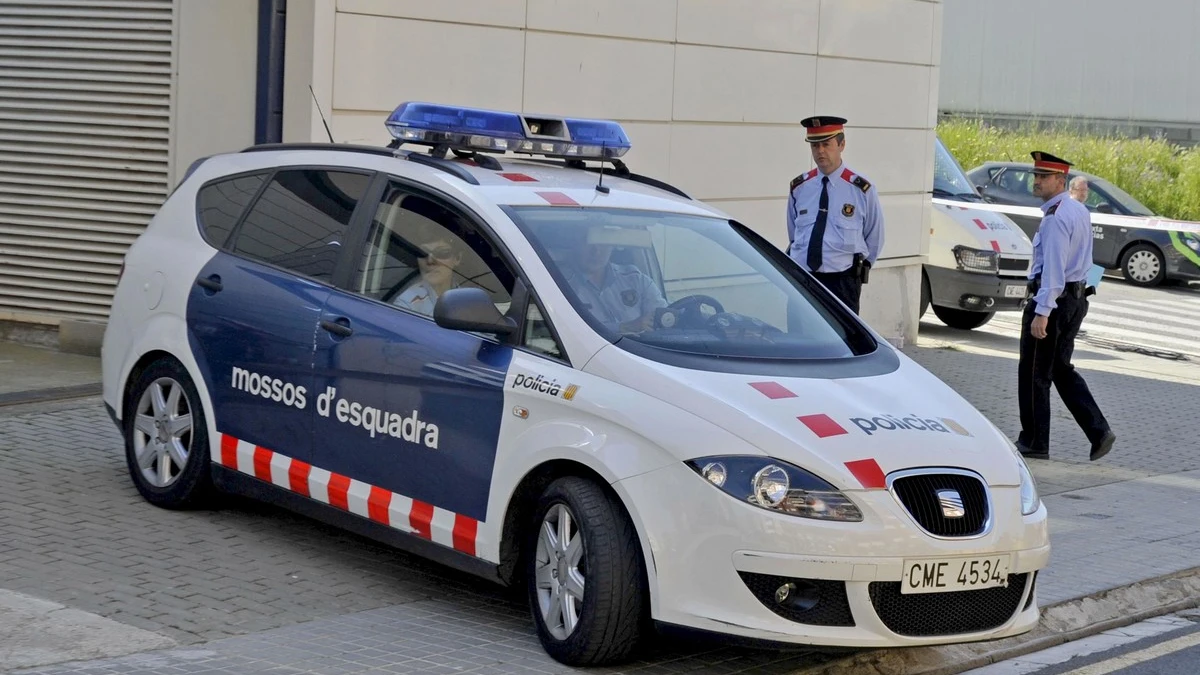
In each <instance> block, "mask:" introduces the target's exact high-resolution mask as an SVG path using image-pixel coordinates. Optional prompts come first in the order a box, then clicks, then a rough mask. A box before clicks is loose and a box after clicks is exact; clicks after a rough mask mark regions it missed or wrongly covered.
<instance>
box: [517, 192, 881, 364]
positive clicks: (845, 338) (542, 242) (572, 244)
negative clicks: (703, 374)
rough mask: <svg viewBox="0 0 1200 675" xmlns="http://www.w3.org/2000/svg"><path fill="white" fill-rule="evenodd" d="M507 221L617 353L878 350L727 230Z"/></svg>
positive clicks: (583, 211) (721, 226)
mask: <svg viewBox="0 0 1200 675" xmlns="http://www.w3.org/2000/svg"><path fill="white" fill-rule="evenodd" d="M507 211H508V212H509V215H510V216H511V217H512V218H513V220H514V221H515V222H516V223H517V225H518V227H520V228H521V230H522V231H523V232H524V233H525V234H526V236H527V237H528V238H529V239H530V241H531V242H532V243H533V245H534V247H535V248H536V249H538V252H539V255H540V256H541V257H542V259H543V261H544V262H545V264H546V266H547V267H548V268H549V270H550V273H551V275H552V276H553V277H554V278H555V280H556V281H557V283H558V284H559V286H560V287H561V288H562V290H563V292H564V294H565V295H566V296H567V298H568V299H569V300H570V302H571V303H572V305H573V306H574V308H575V310H576V311H577V312H578V313H579V314H580V316H582V317H583V318H584V320H585V321H587V322H588V323H589V324H590V325H591V326H592V327H593V328H595V329H596V331H597V332H599V333H600V334H601V335H603V336H605V337H606V338H607V339H609V341H611V342H614V343H616V344H617V345H618V346H621V345H622V344H624V343H625V341H630V342H632V343H637V344H642V345H647V346H650V347H655V348H660V349H666V350H672V351H677V352H686V353H690V354H698V355H705V356H714V357H745V358H766V359H776V358H782V359H806V358H840V357H848V356H853V355H856V354H860V353H866V352H869V351H871V350H873V349H874V346H875V345H874V342H873V340H872V339H870V338H869V337H867V336H866V335H865V333H864V332H863V331H862V329H861V327H860V326H858V324H857V323H855V322H854V321H853V320H852V319H850V318H849V317H848V316H843V314H844V313H843V312H839V311H838V310H837V309H835V307H834V306H833V304H832V303H830V302H829V301H828V300H827V299H822V298H819V297H818V293H819V292H816V291H814V290H813V288H811V287H810V286H808V285H806V282H802V281H801V278H800V277H799V276H798V275H797V274H796V273H795V271H794V270H789V269H785V261H779V260H776V259H775V258H773V257H772V256H769V255H767V254H766V252H765V251H764V250H763V249H762V248H761V246H762V244H760V243H757V242H756V241H755V240H754V239H753V238H752V237H751V236H750V235H749V234H748V231H746V230H745V229H744V228H743V227H742V226H739V225H736V224H734V223H731V222H729V221H727V220H721V219H718V218H709V217H700V216H687V215H679V214H672V213H662V212H653V211H636V210H627V209H608V208H566V207H509V208H508V209H507ZM812 283H815V282H812Z"/></svg>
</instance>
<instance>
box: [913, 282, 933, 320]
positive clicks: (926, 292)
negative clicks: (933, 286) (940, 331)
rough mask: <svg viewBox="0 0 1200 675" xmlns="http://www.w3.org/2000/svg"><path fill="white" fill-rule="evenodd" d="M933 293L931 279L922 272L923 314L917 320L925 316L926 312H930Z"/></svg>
mask: <svg viewBox="0 0 1200 675" xmlns="http://www.w3.org/2000/svg"><path fill="white" fill-rule="evenodd" d="M932 299H933V292H932V291H930V289H929V277H927V276H925V273H924V272H921V313H920V314H918V315H917V319H920V318H921V317H923V316H925V312H927V311H929V303H930V302H932Z"/></svg>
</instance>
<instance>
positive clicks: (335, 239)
mask: <svg viewBox="0 0 1200 675" xmlns="http://www.w3.org/2000/svg"><path fill="white" fill-rule="evenodd" d="M370 180H371V177H370V175H369V174H361V173H351V172H348V171H328V170H324V169H291V170H285V171H279V172H278V173H276V174H275V177H274V178H272V179H271V184H270V185H268V186H267V187H266V189H265V190H263V193H262V195H261V196H259V198H258V201H256V202H255V203H254V206H253V207H252V208H251V209H250V212H249V213H248V214H246V220H245V221H244V222H243V223H242V225H241V227H240V228H238V232H237V238H236V241H235V242H234V249H233V250H234V252H235V253H238V254H241V255H244V256H246V257H248V258H253V259H255V260H261V261H262V262H265V263H269V264H271V265H278V266H279V267H282V268H284V269H288V270H291V271H293V272H296V273H297V274H302V275H304V276H306V277H311V278H313V279H317V280H319V281H325V282H329V281H330V280H331V279H332V277H333V270H334V267H335V265H336V264H337V259H338V256H339V255H340V254H341V247H342V241H343V240H344V239H345V235H346V229H347V228H348V227H349V225H350V218H351V216H353V215H354V209H355V208H356V207H357V206H358V202H359V200H361V199H362V196H363V194H364V193H365V192H366V190H367V185H368V183H369V182H370Z"/></svg>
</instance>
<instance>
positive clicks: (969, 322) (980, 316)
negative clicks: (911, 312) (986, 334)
mask: <svg viewBox="0 0 1200 675" xmlns="http://www.w3.org/2000/svg"><path fill="white" fill-rule="evenodd" d="M933 313H934V315H935V316H937V318H939V319H941V320H942V323H944V324H946V325H947V326H949V327H951V328H957V329H959V330H971V329H973V328H979V327H980V326H982V325H983V324H985V323H987V322H989V321H991V320H992V317H993V316H996V313H995V312H969V311H967V310H965V309H953V308H951V307H938V306H937V305H934V306H933Z"/></svg>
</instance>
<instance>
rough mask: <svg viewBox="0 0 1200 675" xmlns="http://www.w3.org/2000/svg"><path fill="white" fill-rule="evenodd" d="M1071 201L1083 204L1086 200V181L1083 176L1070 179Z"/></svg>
mask: <svg viewBox="0 0 1200 675" xmlns="http://www.w3.org/2000/svg"><path fill="white" fill-rule="evenodd" d="M1070 193H1071V199H1074V200H1075V201H1077V202H1079V203H1080V204H1084V203H1086V202H1087V198H1088V181H1087V179H1086V178H1084V177H1083V176H1075V177H1074V178H1072V179H1071V189H1070Z"/></svg>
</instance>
